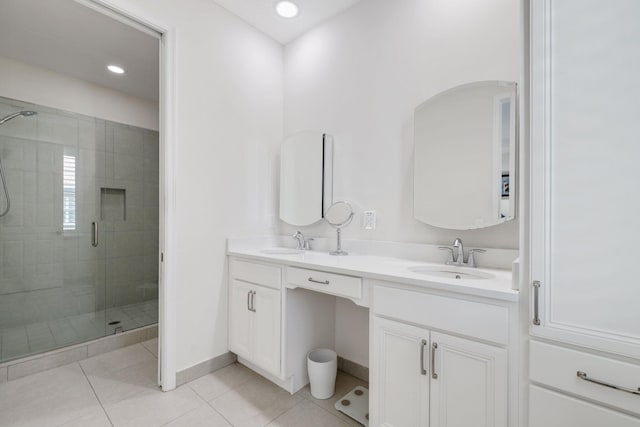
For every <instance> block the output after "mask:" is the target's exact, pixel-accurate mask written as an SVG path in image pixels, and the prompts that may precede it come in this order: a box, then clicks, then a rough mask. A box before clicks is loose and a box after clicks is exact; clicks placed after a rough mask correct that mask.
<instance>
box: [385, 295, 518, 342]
mask: <svg viewBox="0 0 640 427" xmlns="http://www.w3.org/2000/svg"><path fill="white" fill-rule="evenodd" d="M373 311H374V313H375V314H377V315H381V316H386V317H391V318H394V319H399V320H404V321H407V322H411V323H415V324H418V325H423V326H427V327H430V328H437V329H442V330H446V331H451V332H456V333H459V334H462V335H467V336H469V337H474V338H477V339H481V340H485V341H489V342H494V343H498V344H503V345H506V344H507V342H508V340H509V311H508V310H507V308H506V307H500V306H497V305H491V304H483V303H479V302H472V301H464V300H459V299H455V298H448V297H441V296H437V295H430V294H423V293H420V292H413V291H406V290H402V289H395V288H387V287H384V286H376V287H375V288H374V294H373Z"/></svg>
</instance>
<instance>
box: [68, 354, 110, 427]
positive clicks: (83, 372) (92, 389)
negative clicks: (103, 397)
mask: <svg viewBox="0 0 640 427" xmlns="http://www.w3.org/2000/svg"><path fill="white" fill-rule="evenodd" d="M76 363H77V364H78V366H79V367H80V370H81V371H82V375H84V377H85V379H86V380H87V382H88V383H89V387H91V391H93V395H94V396H95V397H96V400H97V401H98V404H100V407H101V408H102V412H104V415H105V416H106V417H107V420H109V424H111V426H112V427H113V426H114V424H113V421H111V417H110V416H109V413H108V412H107V410H106V409H105V408H104V405H103V404H102V402H101V401H100V398H99V397H98V393H96V390H95V389H94V388H93V384H91V380H89V377H88V376H87V373H86V372H85V371H84V368H83V367H82V365H81V364H80V362H76Z"/></svg>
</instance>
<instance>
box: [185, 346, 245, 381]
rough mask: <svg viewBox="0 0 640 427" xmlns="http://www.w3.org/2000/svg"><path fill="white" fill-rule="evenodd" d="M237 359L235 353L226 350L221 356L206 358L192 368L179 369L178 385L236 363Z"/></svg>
mask: <svg viewBox="0 0 640 427" xmlns="http://www.w3.org/2000/svg"><path fill="white" fill-rule="evenodd" d="M236 360H237V357H236V355H235V354H233V353H231V352H226V353H224V354H221V355H220V356H217V357H214V358H213V359H209V360H205V361H204V362H200V363H198V364H196V365H193V366H191V367H190V368H186V369H183V370H182V371H178V372H177V374H176V386H181V385H182V384H186V383H188V382H190V381H193V380H195V379H197V378H200V377H203V376H205V375H207V374H210V373H211V372H215V371H217V370H218V369H222V368H224V367H225V366H228V365H231V364H232V363H235V362H236Z"/></svg>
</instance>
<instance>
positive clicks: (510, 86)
mask: <svg viewBox="0 0 640 427" xmlns="http://www.w3.org/2000/svg"><path fill="white" fill-rule="evenodd" d="M516 117H517V115H516V84H515V83H513V82H501V81H485V82H475V83H471V84H467V85H463V86H458V87H455V88H452V89H449V90H447V91H445V92H442V93H440V94H438V95H436V96H434V97H433V98H430V99H429V100H427V101H426V102H424V103H423V104H422V105H420V106H419V107H418V108H416V111H415V125H414V126H415V129H414V146H415V160H414V162H415V163H414V175H413V176H414V199H413V211H414V216H415V218H416V219H417V220H419V221H422V222H425V223H427V224H430V225H433V226H436V227H440V228H448V229H454V230H470V229H475V228H484V227H489V226H492V225H496V224H500V223H502V222H505V221H508V220H511V219H513V218H514V217H515V188H516V185H515V176H516V146H517V144H516Z"/></svg>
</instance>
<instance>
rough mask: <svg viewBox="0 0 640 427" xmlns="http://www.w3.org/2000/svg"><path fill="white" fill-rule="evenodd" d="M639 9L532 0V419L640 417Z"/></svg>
mask: <svg viewBox="0 0 640 427" xmlns="http://www.w3.org/2000/svg"><path fill="white" fill-rule="evenodd" d="M639 21H640V2H638V1H637V0H615V1H605V0H540V1H535V2H531V83H532V85H531V163H530V170H531V176H530V181H531V185H530V207H531V208H530V212H531V234H530V253H531V277H530V280H531V283H530V285H531V288H530V289H531V294H530V295H531V312H530V317H529V320H530V333H531V336H532V338H533V339H532V341H531V346H530V347H531V351H530V369H531V372H530V377H531V381H532V383H533V384H534V385H533V386H532V387H531V389H530V410H529V413H530V423H531V427H542V426H545V427H546V426H555V425H558V426H560V425H562V426H578V425H580V426H582V425H585V426H596V425H598V426H605V425H606V426H627V425H639V424H640V419H638V420H636V421H635V422H632V420H631V419H630V418H628V417H627V416H626V415H622V414H621V413H617V412H614V411H611V410H609V409H605V406H608V407H614V408H618V409H621V410H623V411H626V412H630V413H632V414H635V415H636V416H638V417H640V395H638V394H634V393H637V390H638V387H640V375H639V374H638V372H640V310H638V301H640V286H638V278H637V268H636V267H635V263H636V261H635V260H636V259H637V258H638V255H639V254H640V252H639V250H638V248H639V247H640V246H638V236H640V221H638V213H639V212H640V197H638V196H639V195H640V193H639V192H638V178H637V169H638V168H637V160H638V158H639V157H640V145H639V144H638V143H637V141H638V138H637V136H638V134H640V121H639V120H638V117H640V103H639V102H638V99H640V85H638V83H637V82H638V76H637V69H638V65H639V64H640V62H639V59H638V58H640V26H638V22H639ZM539 339H541V340H539ZM567 345H571V346H572V348H567V347H566V346H567ZM580 372H582V373H583V374H582V375H580V374H579V373H580ZM612 386H613V387H618V388H617V389H616V388H612ZM551 389H553V390H554V392H551V391H550V390H551ZM557 391H561V392H563V393H566V394H558V393H556V392H557ZM568 395H572V396H574V397H575V396H578V397H582V398H585V400H580V399H575V398H574V397H569V396H568ZM587 400H588V401H590V403H587ZM551 401H553V405H550V403H549V402H551ZM593 402H596V403H598V404H600V405H602V406H598V405H593V404H592V403H593ZM550 420H554V421H553V422H551V421H550Z"/></svg>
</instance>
